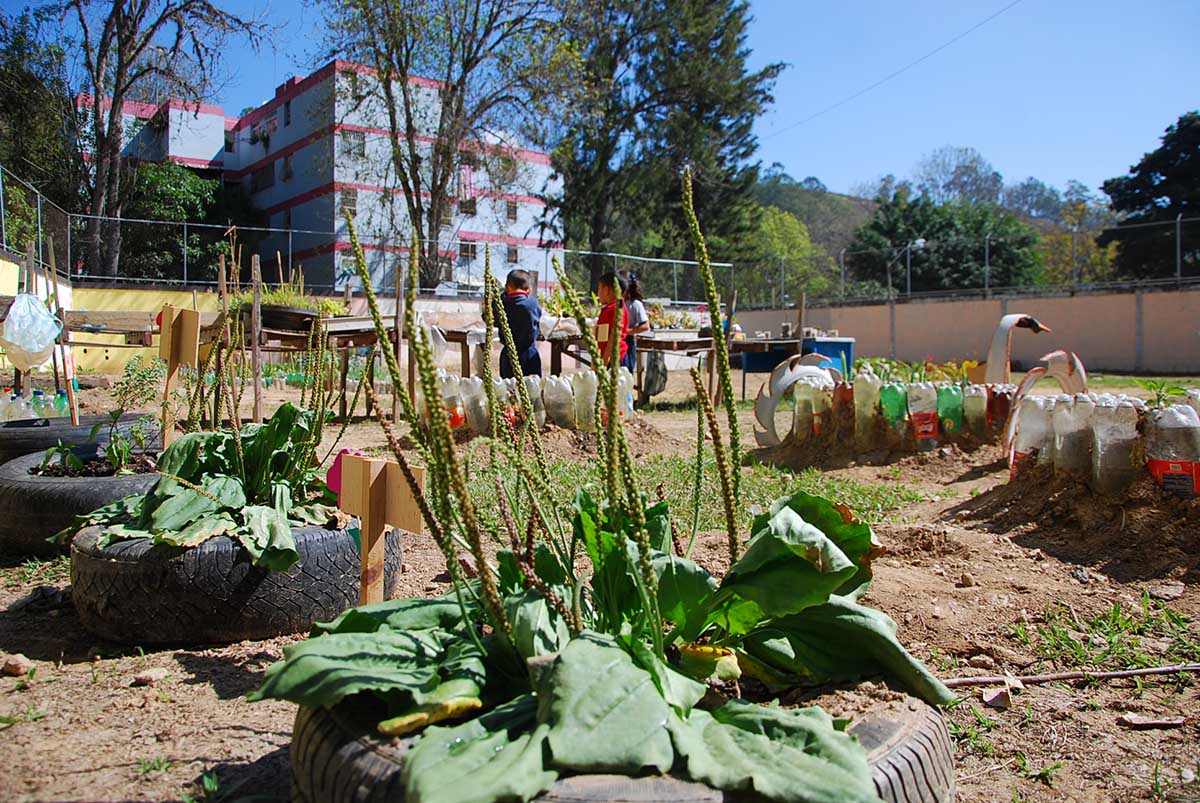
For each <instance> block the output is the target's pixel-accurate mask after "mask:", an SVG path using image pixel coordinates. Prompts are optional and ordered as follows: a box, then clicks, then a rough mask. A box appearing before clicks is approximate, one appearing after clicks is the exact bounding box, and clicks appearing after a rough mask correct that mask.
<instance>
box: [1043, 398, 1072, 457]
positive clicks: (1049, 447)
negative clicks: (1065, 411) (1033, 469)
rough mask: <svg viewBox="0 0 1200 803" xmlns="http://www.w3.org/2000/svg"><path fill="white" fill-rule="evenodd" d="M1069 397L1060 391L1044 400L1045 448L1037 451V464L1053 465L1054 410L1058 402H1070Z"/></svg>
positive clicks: (1054, 444) (1054, 443)
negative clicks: (1045, 414)
mask: <svg viewBox="0 0 1200 803" xmlns="http://www.w3.org/2000/svg"><path fill="white" fill-rule="evenodd" d="M1070 403H1071V397H1070V396H1068V395H1067V394H1066V393H1060V394H1059V395H1057V396H1050V397H1049V398H1048V399H1047V401H1046V412H1047V414H1048V420H1047V422H1046V426H1047V430H1046V448H1045V449H1042V451H1040V452H1038V465H1039V466H1052V465H1054V448H1055V446H1056V442H1055V440H1054V411H1055V410H1057V409H1058V406H1059V405H1060V404H1070Z"/></svg>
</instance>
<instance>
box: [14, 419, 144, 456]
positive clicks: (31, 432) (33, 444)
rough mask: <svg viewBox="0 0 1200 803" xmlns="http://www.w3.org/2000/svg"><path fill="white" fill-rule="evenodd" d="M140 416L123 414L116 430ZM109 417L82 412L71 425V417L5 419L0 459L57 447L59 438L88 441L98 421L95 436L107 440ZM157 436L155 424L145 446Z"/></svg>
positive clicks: (76, 443) (125, 429) (76, 442)
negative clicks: (98, 425)
mask: <svg viewBox="0 0 1200 803" xmlns="http://www.w3.org/2000/svg"><path fill="white" fill-rule="evenodd" d="M142 417H143V416H142V415H140V414H138V413H128V414H126V415H123V416H121V420H120V422H118V424H117V429H119V430H120V431H122V432H128V431H129V428H130V427H132V426H133V425H134V424H136V423H137V422H138V421H139V420H141V419H142ZM110 420H111V419H110V418H109V417H108V416H106V415H81V416H79V426H72V425H71V419H70V418H43V419H40V420H28V421H6V422H4V423H3V424H0V462H4V461H7V460H12V459H13V458H15V457H21V456H22V455H27V454H32V453H34V452H45V451H46V450H47V449H49V448H50V447H51V446H57V445H58V442H59V441H60V440H61V441H62V442H63V443H65V444H67V445H68V446H82V445H84V444H86V443H87V439H88V435H90V434H92V427H94V426H95V425H96V424H98V423H103V424H104V426H103V427H102V428H101V430H100V434H99V436H98V437H100V438H101V439H104V440H107V437H108V422H109V421H110ZM157 439H158V429H157V426H156V427H155V429H154V432H153V433H150V432H147V439H146V440H147V446H152V445H153V444H152V443H151V441H155V440H157Z"/></svg>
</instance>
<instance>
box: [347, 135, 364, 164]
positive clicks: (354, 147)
mask: <svg viewBox="0 0 1200 803" xmlns="http://www.w3.org/2000/svg"><path fill="white" fill-rule="evenodd" d="M341 142H342V155H343V156H356V157H358V158H360V159H362V158H366V155H367V135H366V134H365V133H363V132H362V131H342V132H341Z"/></svg>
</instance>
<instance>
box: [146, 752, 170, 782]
mask: <svg viewBox="0 0 1200 803" xmlns="http://www.w3.org/2000/svg"><path fill="white" fill-rule="evenodd" d="M173 766H175V762H174V761H172V760H171V759H169V758H162V757H161V756H160V757H159V758H139V759H138V767H137V774H138V777H140V778H149V777H150V776H151V775H157V774H158V773H160V772H166V771H167V770H169V769H171V767H173Z"/></svg>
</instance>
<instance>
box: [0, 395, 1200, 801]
mask: <svg viewBox="0 0 1200 803" xmlns="http://www.w3.org/2000/svg"><path fill="white" fill-rule="evenodd" d="M685 382H686V379H685V378H683V379H681V378H679V377H676V376H672V385H671V388H670V392H671V393H672V394H673V395H672V396H668V398H667V399H665V402H666V403H665V404H662V405H661V406H662V407H664V408H666V409H662V410H659V411H655V412H650V413H647V414H642V415H639V416H638V419H637V421H635V422H634V423H633V425H632V426H633V432H632V433H631V435H632V436H633V437H631V442H632V443H633V444H635V445H636V446H635V452H636V454H637V455H638V456H643V455H647V454H654V453H670V454H688V453H690V451H691V449H692V446H693V443H694V437H695V425H696V424H695V413H694V411H690V410H677V409H672V408H673V406H675V404H676V403H677V402H679V401H680V400H682V399H683V398H686V395H687V394H686V389H687V385H686V384H685ZM738 385H739V381H738V380H736V379H735V387H737V386H738ZM291 395H293V392H292V391H290V390H285V391H278V390H275V391H268V394H267V404H268V408H269V407H271V406H272V405H274V404H277V403H278V402H279V401H281V400H283V399H285V398H289V396H291ZM84 398H85V404H86V405H88V406H90V408H91V409H103V407H104V405H105V404H106V403H107V402H106V400H105V399H104V392H103V391H102V390H94V391H87V392H85V394H84ZM740 419H741V424H742V432H743V437H744V438H746V439H748V438H749V437H750V429H751V418H750V413H749V411H747V410H742V411H741V412H740ZM589 437H591V436H588V435H580V434H578V433H571V432H566V431H561V430H559V431H556V432H551V433H550V434H549V435H548V436H547V444H548V448H549V449H550V450H551V452H552V453H553V454H554V455H555V456H557V457H560V458H568V457H570V456H572V455H575V456H578V458H579V459H580V460H582V461H586V460H588V459H589V458H590V456H591V455H594V444H591V443H589V442H588V439H589ZM329 438H330V441H331V440H332V433H331V434H330V435H329ZM751 442H752V441H751ZM341 445H343V446H348V447H350V448H358V449H364V450H380V449H381V448H382V446H383V438H382V434H381V433H380V430H379V428H378V426H377V425H375V424H373V423H368V422H362V423H355V424H352V425H351V426H350V427H349V428H348V430H347V432H346V436H345V438H344V439H343V442H342V444H341ZM775 456H778V455H775ZM827 471H828V472H829V473H830V474H832V475H833V476H835V477H839V476H840V477H845V478H847V479H853V480H856V481H858V482H864V483H873V482H874V483H879V482H895V481H897V480H902V481H903V482H904V483H906V484H909V485H912V486H914V487H916V488H918V489H920V490H922V491H923V492H925V494H926V499H927V500H928V501H925V502H922V503H919V504H917V505H916V506H914V507H910V508H907V509H904V510H902V511H900V512H899V513H897V514H895V515H893V516H892V517H891V519H890V520H889V521H888V523H884V524H881V525H879V526H877V527H876V533H877V535H878V537H879V539H880V541H881V542H882V543H883V544H884V546H885V547H886V548H887V552H886V554H884V555H883V556H882V557H881V558H880V559H878V561H877V562H876V564H875V581H874V584H873V587H872V588H871V590H870V592H869V594H868V595H867V597H866V599H865V601H866V602H867V603H868V604H871V605H874V606H876V607H879V608H880V609H882V610H884V611H885V612H887V613H888V614H889V615H890V616H891V617H892V618H893V619H895V620H896V622H897V623H898V625H899V628H900V636H901V640H902V641H903V642H904V643H905V644H906V645H907V646H908V647H909V648H910V649H911V650H912V652H913V653H914V654H916V655H917V656H919V657H921V658H923V659H925V660H926V661H928V662H929V664H930V666H931V667H932V668H933V669H934V670H935V671H936V672H937V673H938V674H939V676H941V677H943V678H959V677H969V676H977V675H1012V676H1028V675H1034V674H1039V673H1043V672H1055V671H1063V670H1071V669H1076V668H1078V667H1079V666H1080V665H1081V662H1082V663H1085V664H1086V663H1091V664H1092V665H1094V666H1098V667H1100V668H1103V669H1123V668H1127V667H1129V666H1145V665H1165V664H1173V663H1177V662H1181V661H1192V662H1195V661H1200V624H1198V622H1200V591H1198V589H1197V581H1198V579H1200V568H1198V567H1200V503H1197V502H1183V501H1178V500H1164V499H1162V498H1161V497H1160V496H1159V495H1158V494H1157V492H1156V491H1154V490H1153V489H1152V488H1151V487H1150V486H1149V485H1148V483H1142V484H1139V485H1138V486H1136V487H1135V488H1134V489H1133V490H1132V491H1131V492H1130V494H1128V495H1127V496H1125V497H1123V498H1121V499H1118V500H1112V501H1105V500H1099V499H1096V498H1095V497H1093V496H1092V495H1091V494H1090V493H1089V492H1088V491H1087V490H1086V488H1084V487H1083V486H1082V485H1081V484H1079V483H1075V482H1072V481H1070V480H1062V479H1055V478H1054V477H1052V476H1050V475H1049V474H1047V473H1046V472H1044V471H1043V472H1039V471H1037V470H1030V471H1027V472H1024V473H1023V474H1022V475H1020V476H1019V477H1018V478H1017V481H1016V482H1015V483H1013V484H1011V485H1010V484H1007V483H1006V480H1007V479H1008V470H1007V467H1006V466H1005V465H1004V464H1003V461H1002V460H1001V456H1000V453H999V450H998V449H996V448H995V447H983V448H981V449H977V450H975V451H964V450H961V449H958V448H946V449H943V450H939V451H935V452H932V453H928V454H922V455H911V456H906V457H902V458H900V459H895V460H890V461H888V462H886V463H885V464H883V465H866V464H860V463H858V462H855V461H850V460H846V461H842V462H841V464H840V465H839V467H837V468H830V469H827ZM723 538H724V536H723V534H721V533H717V532H713V533H704V534H702V536H701V538H700V541H699V545H698V548H697V552H696V557H697V558H698V560H699V561H700V562H701V563H702V564H704V565H706V566H707V567H708V568H709V569H710V570H712V571H720V570H722V569H723V568H725V566H726V561H727V559H726V558H725V556H724V552H723ZM405 549H406V552H405V557H404V563H405V572H404V574H403V575H402V586H403V587H402V593H404V594H406V595H425V594H430V593H438V592H440V591H441V590H443V589H444V588H446V582H445V576H444V571H443V567H442V564H441V559H440V554H438V553H437V552H436V549H435V548H434V546H433V544H432V543H431V542H430V540H429V539H428V537H416V538H413V539H412V540H411V541H409V542H408V543H407V544H406V545H405ZM69 583H70V578H69V573H68V570H67V566H66V563H65V561H57V562H48V563H25V562H23V560H22V559H20V558H15V557H11V556H9V557H0V656H3V655H7V654H12V653H22V654H24V655H25V656H27V657H28V658H29V659H31V660H32V662H33V665H32V666H33V672H32V675H29V674H26V675H24V676H22V677H0V717H4V719H0V802H2V801H35V800H36V801H85V800H86V801H126V800H128V801H133V800H139V801H140V800H147V801H168V800H182V799H185V795H190V796H191V797H193V798H195V799H197V800H202V799H210V798H215V799H222V800H248V799H253V800H286V799H287V797H288V774H287V773H288V757H287V748H288V744H289V740H290V733H291V726H292V720H293V717H294V714H295V708H294V706H292V705H290V704H287V703H281V702H274V701H271V702H265V703H256V704H253V705H252V704H250V703H247V702H246V701H245V700H244V695H245V693H246V692H248V691H250V690H251V689H253V688H255V687H256V686H257V685H258V684H259V683H260V682H261V679H262V676H263V672H264V671H265V669H266V668H267V666H269V665H270V664H271V662H272V661H274V660H276V659H277V658H279V657H280V656H281V654H282V648H283V646H284V645H285V644H287V643H289V642H290V641H292V640H295V639H298V638H300V637H292V638H282V639H275V640H271V641H264V642H244V643H241V644H234V645H229V646H223V647H212V648H203V647H196V648H187V649H167V650H154V651H149V652H143V651H142V650H139V649H137V648H127V647H118V646H115V645H111V644H106V643H103V642H101V641H99V640H98V639H96V638H95V637H93V636H91V635H89V634H88V633H87V632H86V631H85V630H83V629H82V628H81V626H80V625H79V622H78V620H77V618H76V616H75V613H74V609H73V608H72V607H71V605H70V601H69V593H68V592H67V589H68V587H69ZM1144 605H1145V606H1146V607H1145V608H1144V607H1143V606H1144ZM1116 606H1119V608H1117V607H1116ZM1163 610H1167V611H1170V612H1172V614H1173V615H1174V616H1176V617H1177V618H1171V616H1168V615H1166V614H1164V613H1162V611H1163ZM1114 611H1115V612H1114ZM151 668H159V669H162V670H165V671H166V673H167V674H166V677H165V678H164V679H162V680H159V681H157V682H156V683H155V684H154V685H152V686H137V685H134V677H135V676H136V675H138V674H139V673H141V672H143V671H145V670H146V669H151ZM1198 679H1200V676H1197V675H1195V674H1193V675H1179V674H1176V675H1167V676H1151V677H1145V678H1141V679H1140V680H1134V679H1122V680H1114V681H1105V682H1087V681H1065V682H1055V683H1047V684H1039V685H1034V684H1027V685H1025V686H1024V688H1023V689H1019V690H1013V691H1012V692H1011V694H1010V697H1011V705H1010V706H1009V707H1008V708H1007V709H1005V710H1000V709H996V708H992V707H988V706H986V705H985V704H984V703H983V702H982V699H981V692H982V691H983V690H990V689H994V688H995V687H996V684H991V685H988V686H985V687H982V689H981V688H971V687H967V688H962V689H960V690H959V691H960V693H961V694H962V700H961V702H960V703H959V704H958V705H956V706H954V707H953V708H951V709H949V711H948V712H947V716H948V718H949V720H950V722H951V723H952V730H953V732H954V735H955V740H956V744H957V754H956V768H957V777H958V786H959V800H961V801H1005V803H1009V802H1010V801H1016V800H1024V801H1058V800H1072V801H1126V800H1163V801H1168V800H1176V801H1185V800H1200V783H1198V782H1197V781H1196V776H1197V775H1200V718H1198V717H1197V713H1196V712H1197V711H1200V686H1198V685H1197V680H1198ZM1128 715H1137V716H1142V717H1149V718H1154V719H1169V718H1172V717H1183V718H1185V721H1184V723H1183V724H1182V725H1180V726H1176V727H1155V728H1150V729H1145V730H1135V729H1133V728H1130V727H1127V726H1125V725H1121V724H1119V718H1121V717H1122V716H1128ZM9 723H10V724H9ZM206 775H207V777H208V778H209V782H210V784H211V783H212V781H213V780H214V779H215V781H216V783H217V787H218V788H217V791H216V793H215V795H210V796H209V798H206V797H205V796H204V794H203V792H202V784H203V779H204V777H205V776H206Z"/></svg>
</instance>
